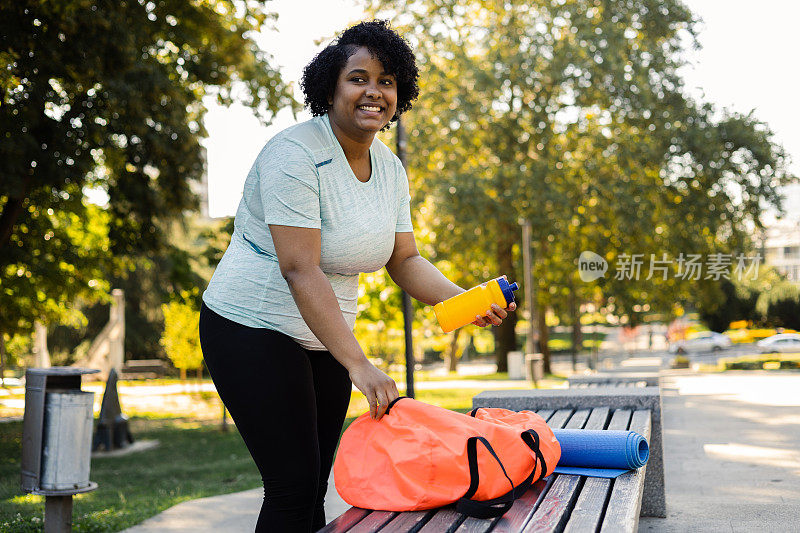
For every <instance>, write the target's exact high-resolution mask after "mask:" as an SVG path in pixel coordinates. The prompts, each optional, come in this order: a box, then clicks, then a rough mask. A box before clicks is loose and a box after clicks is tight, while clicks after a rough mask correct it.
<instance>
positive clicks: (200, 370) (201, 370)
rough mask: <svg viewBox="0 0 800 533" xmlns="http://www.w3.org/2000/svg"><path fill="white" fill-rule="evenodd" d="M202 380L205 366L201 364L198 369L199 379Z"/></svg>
mask: <svg viewBox="0 0 800 533" xmlns="http://www.w3.org/2000/svg"><path fill="white" fill-rule="evenodd" d="M202 380H203V367H202V366H201V367H199V368H198V369H197V381H202Z"/></svg>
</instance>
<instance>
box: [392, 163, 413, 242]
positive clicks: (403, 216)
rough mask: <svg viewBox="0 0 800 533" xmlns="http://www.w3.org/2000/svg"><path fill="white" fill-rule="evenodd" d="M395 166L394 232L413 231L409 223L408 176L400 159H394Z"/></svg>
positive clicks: (409, 198) (409, 196)
mask: <svg viewBox="0 0 800 533" xmlns="http://www.w3.org/2000/svg"><path fill="white" fill-rule="evenodd" d="M395 167H396V168H397V223H396V224H395V229H394V231H395V233H404V232H409V231H414V226H413V225H412V224H411V194H410V193H409V192H408V176H407V175H406V170H405V169H404V168H403V164H402V163H400V160H399V159H398V160H396V164H395Z"/></svg>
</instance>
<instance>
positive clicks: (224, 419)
mask: <svg viewBox="0 0 800 533" xmlns="http://www.w3.org/2000/svg"><path fill="white" fill-rule="evenodd" d="M219 401H220V404H222V423H221V424H220V428H219V429H220V431H222V432H223V433H227V432H228V410H227V409H225V404H224V403H222V399H221V398H220V400H219Z"/></svg>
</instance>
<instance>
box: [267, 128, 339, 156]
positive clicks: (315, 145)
mask: <svg viewBox="0 0 800 533" xmlns="http://www.w3.org/2000/svg"><path fill="white" fill-rule="evenodd" d="M319 119H320V117H314V118H312V119H311V120H306V121H305V122H300V123H298V124H294V125H292V126H289V127H288V128H286V129H283V130H281V131H280V132H278V133H277V134H275V136H274V137H272V138H271V139H270V140H269V141H267V143H266V144H265V145H264V147H263V148H262V149H261V152H260V153H259V155H258V161H260V162H264V161H270V162H272V163H278V162H280V161H283V162H286V161H302V160H308V161H309V162H316V160H317V159H319V157H320V156H322V155H325V154H327V153H328V152H329V151H330V149H331V146H330V141H329V140H328V139H327V138H326V135H325V131H324V125H321V124H320V120H319Z"/></svg>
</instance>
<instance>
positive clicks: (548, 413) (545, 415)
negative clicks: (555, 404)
mask: <svg viewBox="0 0 800 533" xmlns="http://www.w3.org/2000/svg"><path fill="white" fill-rule="evenodd" d="M554 412H555V411H553V410H552V409H539V410H538V411H536V414H537V415H539V416H541V417H542V418H544V420H545V422H546V421H547V419H548V418H550V417H551V416H553V413H554Z"/></svg>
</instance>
